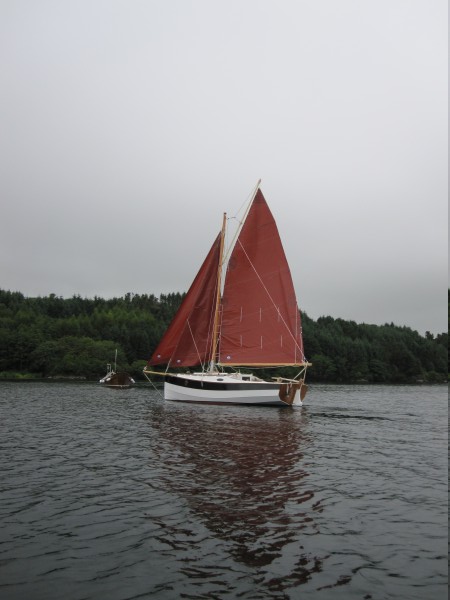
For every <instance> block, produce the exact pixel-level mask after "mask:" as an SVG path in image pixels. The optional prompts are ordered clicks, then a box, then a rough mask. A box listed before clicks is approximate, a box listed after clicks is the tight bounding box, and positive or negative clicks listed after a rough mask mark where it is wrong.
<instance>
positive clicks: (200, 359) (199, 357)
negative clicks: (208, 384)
mask: <svg viewBox="0 0 450 600" xmlns="http://www.w3.org/2000/svg"><path fill="white" fill-rule="evenodd" d="M186 323H187V326H188V327H189V333H190V334H191V338H192V341H193V342H194V346H195V351H196V352H197V357H198V362H199V364H201V365H202V369H203V363H202V358H201V356H200V352H199V351H198V348H197V344H196V343H195V338H194V334H193V333H192V329H191V324H190V323H189V319H188V320H187V321H186Z"/></svg>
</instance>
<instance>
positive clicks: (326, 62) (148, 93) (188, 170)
mask: <svg viewBox="0 0 450 600" xmlns="http://www.w3.org/2000/svg"><path fill="white" fill-rule="evenodd" d="M447 10H448V9H447V1H446V0H48V1H46V0H0V197H1V220H0V287H1V288H2V289H7V290H14V291H20V292H22V293H24V294H25V295H26V296H38V295H48V294H50V293H55V294H57V295H58V296H63V297H70V296H72V295H73V294H81V296H83V297H93V296H94V295H97V296H102V297H112V296H122V295H124V294H125V293H127V292H134V293H153V294H156V295H158V296H159V294H160V293H167V292H176V291H186V290H187V288H188V287H189V285H190V283H191V281H192V279H193V277H194V276H195V274H196V272H197V270H198V268H199V266H200V264H201V262H202V261H203V259H204V256H205V255H206V252H207V251H208V250H209V247H210V245H211V243H212V241H213V239H214V238H215V236H216V235H217V233H218V231H219V229H220V226H221V222H222V213H223V212H224V211H226V212H227V213H228V214H229V215H230V216H231V215H234V214H235V213H236V212H237V211H238V210H239V208H240V207H241V205H242V204H243V203H244V202H245V201H246V199H247V198H248V197H249V195H250V194H251V192H252V189H253V187H254V186H255V184H256V182H257V180H258V179H259V178H261V179H262V185H261V188H262V191H263V193H264V195H265V197H266V200H267V202H268V204H269V206H270V208H271V210H272V213H273V215H274V217H275V219H276V221H277V223H278V227H279V230H280V234H281V237H282V240H283V244H284V248H285V251H286V255H287V257H288V260H289V262H290V265H291V270H292V275H293V279H294V284H295V287H296V290H297V295H298V300H299V304H300V307H301V308H302V309H303V310H304V311H305V312H306V313H307V314H308V315H309V316H310V317H312V318H314V319H317V318H318V317H319V316H321V315H331V316H333V317H341V318H344V319H352V320H355V321H357V322H366V323H376V324H383V323H386V322H389V323H390V322H394V323H395V324H397V325H407V326H410V327H412V328H413V329H417V330H418V331H420V332H421V333H424V332H425V331H426V330H430V331H432V332H434V333H439V332H442V331H446V330H447V287H448V280H447V264H448V260H447V215H448V208H447V198H448V150H447V139H448V96H447V89H448V88H447V83H448V75H447V72H448V52H447V38H448V14H447Z"/></svg>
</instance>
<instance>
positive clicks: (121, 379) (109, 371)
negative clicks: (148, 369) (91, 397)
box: [99, 350, 136, 389]
mask: <svg viewBox="0 0 450 600" xmlns="http://www.w3.org/2000/svg"><path fill="white" fill-rule="evenodd" d="M99 383H101V384H102V385H105V386H106V387H111V388H118V389H124V388H129V387H131V386H132V385H133V384H134V383H136V382H135V381H134V379H133V378H132V377H131V375H129V374H128V373H126V372H125V371H120V372H119V373H118V372H117V350H116V357H115V361H114V369H113V368H112V366H111V365H110V364H108V365H106V375H105V376H104V377H102V378H101V379H100V382H99Z"/></svg>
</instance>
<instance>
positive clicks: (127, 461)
mask: <svg viewBox="0 0 450 600" xmlns="http://www.w3.org/2000/svg"><path fill="white" fill-rule="evenodd" d="M307 402H308V403H307V404H306V405H305V406H304V407H303V408H300V409H278V408H256V407H226V406H225V407H224V406H211V405H208V406H204V405H192V404H181V403H169V402H166V403H165V402H164V401H163V400H161V398H160V397H159V396H158V394H157V393H156V392H155V391H153V390H152V389H151V388H150V387H146V386H137V387H135V388H133V389H131V390H124V391H115V390H110V389H107V388H106V389H105V388H102V387H99V386H97V385H95V384H59V383H52V384H47V383H0V418H1V420H0V450H1V464H0V518H1V530H0V597H1V598H2V599H4V600H18V599H20V600H24V599H25V600H38V599H39V600H40V599H42V600H53V599H55V600H60V599H61V598H63V599H65V600H82V599H86V600H88V599H93V600H94V599H95V600H103V599H105V600H125V599H131V598H156V599H159V598H161V599H178V598H219V599H222V598H224V599H225V598H229V599H234V598H244V599H254V600H256V599H263V598H280V599H281V598H293V599H294V598H295V599H298V598H314V599H315V600H321V599H328V598H331V599H346V600H347V599H361V600H362V599H365V600H369V599H373V600H380V599H387V598H396V599H401V600H414V599H418V600H419V599H420V600H425V599H430V600H440V599H443V598H447V430H448V429H447V387H446V386H436V387H431V386H430V387H428V386H423V387H381V386H380V387H378V386H377V387H370V386H359V387H344V386H312V388H311V389H310V393H309V395H308V397H307Z"/></svg>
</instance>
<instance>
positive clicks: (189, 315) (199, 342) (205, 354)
mask: <svg viewBox="0 0 450 600" xmlns="http://www.w3.org/2000/svg"><path fill="white" fill-rule="evenodd" d="M219 254H220V234H219V236H218V237H217V238H216V240H215V241H214V243H213V245H212V246H211V249H210V251H209V253H208V256H207V257H206V258H205V261H204V263H203V264H202V266H201V267H200V270H199V272H198V273H197V276H196V278H195V279H194V281H193V283H192V285H191V287H190V288H189V291H188V293H187V294H186V296H185V297H184V300H183V302H182V304H181V306H180V308H179V309H178V312H177V313H176V315H175V317H174V318H173V320H172V322H171V324H170V325H169V327H168V329H167V331H166V333H165V334H164V336H163V338H162V339H161V341H160V343H159V345H158V346H157V348H156V350H155V352H154V353H153V356H152V357H151V359H150V360H149V361H148V365H162V364H167V365H169V364H170V365H172V366H173V367H178V366H180V367H181V366H184V367H190V366H194V365H199V364H202V363H204V362H205V361H209V359H210V357H211V343H212V323H213V319H214V305H215V297H216V286H217V273H218V267H219V259H220V256H219Z"/></svg>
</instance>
